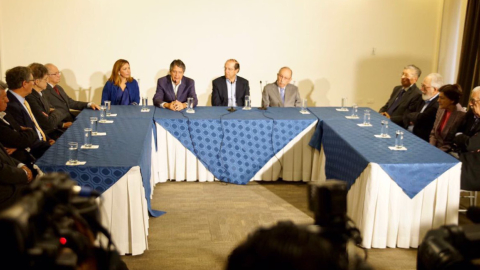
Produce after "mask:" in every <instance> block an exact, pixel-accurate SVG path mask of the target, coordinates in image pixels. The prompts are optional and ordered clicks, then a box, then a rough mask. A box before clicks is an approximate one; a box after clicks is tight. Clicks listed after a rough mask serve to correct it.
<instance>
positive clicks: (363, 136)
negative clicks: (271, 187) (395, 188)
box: [309, 107, 459, 198]
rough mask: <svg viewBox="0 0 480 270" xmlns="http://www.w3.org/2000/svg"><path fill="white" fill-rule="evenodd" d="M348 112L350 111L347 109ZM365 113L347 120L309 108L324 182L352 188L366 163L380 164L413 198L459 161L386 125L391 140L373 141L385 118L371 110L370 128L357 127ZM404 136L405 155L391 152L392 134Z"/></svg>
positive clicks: (340, 114)
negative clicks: (315, 122)
mask: <svg viewBox="0 0 480 270" xmlns="http://www.w3.org/2000/svg"><path fill="white" fill-rule="evenodd" d="M349 109H351V108H349ZM364 109H368V108H359V110H358V115H359V117H360V118H359V119H346V118H345V116H347V115H350V114H351V111H349V112H338V111H336V108H334V107H330V108H329V107H324V108H309V110H310V111H311V112H312V113H313V114H314V115H315V116H317V117H318V119H319V123H318V125H317V129H316V131H315V135H314V136H313V137H312V140H311V142H310V145H311V146H312V147H315V148H317V149H320V145H321V144H323V147H324V152H325V157H326V162H325V173H326V177H327V179H339V180H343V181H346V182H348V183H349V185H352V184H353V183H355V181H356V179H357V178H358V177H359V176H360V174H361V173H362V172H363V171H364V170H365V168H366V167H367V165H368V163H370V162H374V163H377V164H379V165H380V166H381V167H382V169H383V170H384V171H385V172H386V173H387V174H388V175H389V176H390V177H391V178H392V180H393V181H395V182H396V183H397V184H398V185H399V186H400V187H401V188H402V189H403V191H404V192H405V193H406V194H407V195H408V196H409V197H410V198H413V197H414V196H415V195H416V194H417V193H418V192H420V191H421V190H423V189H424V188H425V187H426V186H427V185H428V184H429V183H431V182H432V181H433V180H435V179H436V178H438V177H439V176H440V175H442V174H443V173H444V172H445V171H447V170H448V169H450V168H452V167H453V166H454V165H456V164H458V163H459V161H458V160H456V159H455V158H453V157H452V156H450V155H448V154H446V153H444V152H443V151H441V150H439V149H437V148H436V147H434V146H432V145H430V144H429V143H427V142H425V141H424V140H422V139H420V138H418V137H417V136H415V135H413V134H412V133H410V132H409V131H407V130H405V129H403V128H401V127H399V126H398V125H396V124H394V123H392V122H389V135H390V136H391V138H390V139H379V138H376V137H374V135H375V134H380V129H381V124H380V121H381V120H385V119H386V118H385V117H384V116H382V115H380V114H378V113H377V112H375V111H373V110H371V112H370V113H371V121H370V122H371V124H372V125H373V126H372V127H359V126H358V125H357V124H360V123H363V112H364ZM396 130H402V131H403V132H404V146H405V147H406V148H407V149H408V150H407V151H391V150H390V149H388V146H394V145H395V136H394V135H395V131H396Z"/></svg>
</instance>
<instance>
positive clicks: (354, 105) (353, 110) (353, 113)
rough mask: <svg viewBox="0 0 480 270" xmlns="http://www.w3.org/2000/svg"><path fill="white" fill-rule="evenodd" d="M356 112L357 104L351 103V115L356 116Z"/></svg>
mask: <svg viewBox="0 0 480 270" xmlns="http://www.w3.org/2000/svg"><path fill="white" fill-rule="evenodd" d="M357 112H358V106H357V104H355V103H354V104H353V105H352V117H358V115H357Z"/></svg>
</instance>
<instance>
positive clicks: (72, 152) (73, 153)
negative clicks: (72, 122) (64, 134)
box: [68, 142, 78, 164]
mask: <svg viewBox="0 0 480 270" xmlns="http://www.w3.org/2000/svg"><path fill="white" fill-rule="evenodd" d="M68 162H69V163H70V164H77V162H78V143H77V142H69V143H68Z"/></svg>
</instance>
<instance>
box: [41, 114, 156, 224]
mask: <svg viewBox="0 0 480 270" xmlns="http://www.w3.org/2000/svg"><path fill="white" fill-rule="evenodd" d="M140 110H141V107H139V106H112V113H114V114H115V113H116V114H117V116H116V117H108V118H107V119H109V120H113V121H114V123H109V124H102V123H99V124H98V132H106V133H107V136H94V137H92V144H93V145H99V146H100V147H99V149H80V146H81V145H83V143H84V141H83V129H84V128H87V127H90V123H89V119H90V117H91V116H96V117H99V112H98V111H93V110H88V109H85V110H83V111H82V112H81V113H80V114H79V115H78V117H77V119H76V121H75V123H74V124H73V125H72V126H71V127H70V128H68V129H67V131H66V132H65V133H64V134H63V135H62V136H61V137H60V138H59V139H58V140H57V142H56V143H55V144H54V145H53V146H51V147H50V149H48V151H47V152H46V153H45V154H44V155H43V156H42V158H40V159H39V160H38V161H37V165H38V166H39V167H40V168H41V169H42V170H43V171H44V172H65V173H68V174H70V176H71V177H72V179H74V180H76V181H77V182H78V184H79V185H81V186H88V187H91V188H94V189H95V190H97V191H99V192H104V191H105V190H107V189H108V188H109V187H111V186H112V185H114V184H115V183H116V182H117V180H119V179H120V178H122V176H123V175H125V174H126V173H127V172H128V171H129V170H130V168H132V167H133V166H140V171H141V174H142V181H143V186H144V188H145V197H146V199H147V203H148V209H149V212H150V214H151V215H152V216H159V215H161V214H163V212H161V211H155V210H152V208H151V204H150V194H151V188H150V175H151V151H152V149H151V143H152V128H153V126H154V122H153V114H154V112H155V107H153V106H152V107H150V112H140ZM68 142H78V144H79V149H78V151H79V152H78V160H80V161H86V162H87V163H86V164H85V165H81V166H67V165H65V163H66V162H67V160H68V151H69V150H68Z"/></svg>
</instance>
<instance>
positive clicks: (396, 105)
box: [379, 65, 422, 127]
mask: <svg viewBox="0 0 480 270" xmlns="http://www.w3.org/2000/svg"><path fill="white" fill-rule="evenodd" d="M420 74H422V71H421V70H420V69H419V68H418V67H416V66H414V65H408V66H406V67H405V68H404V69H403V73H402V78H401V83H402V85H399V86H395V88H393V92H392V94H391V95H390V99H389V100H388V101H387V103H386V104H385V105H384V106H383V107H382V108H380V111H379V112H380V113H381V114H382V115H384V116H386V117H387V118H390V120H392V122H394V123H395V124H397V125H399V126H401V127H405V126H404V124H403V116H404V114H405V111H406V110H407V109H409V110H411V111H414V108H416V107H417V106H418V104H419V103H420V102H421V101H422V92H420V90H419V89H418V87H417V85H416V84H415V83H416V82H417V80H418V77H420Z"/></svg>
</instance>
